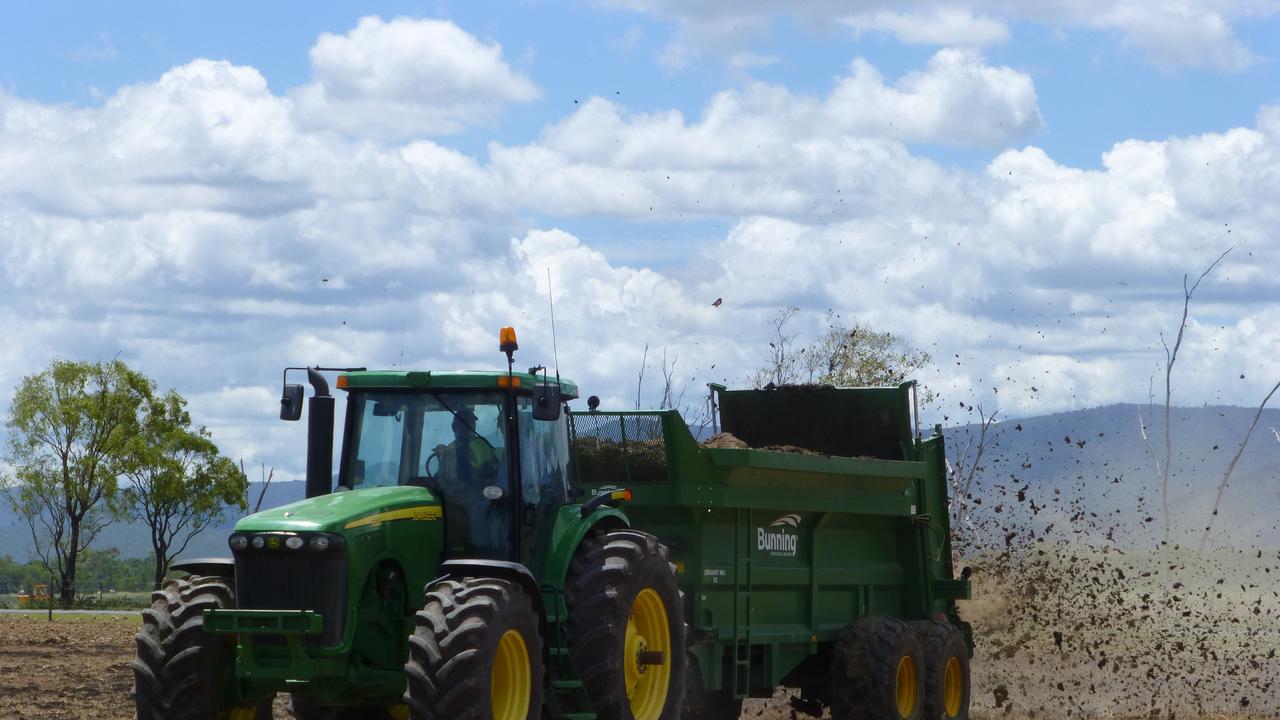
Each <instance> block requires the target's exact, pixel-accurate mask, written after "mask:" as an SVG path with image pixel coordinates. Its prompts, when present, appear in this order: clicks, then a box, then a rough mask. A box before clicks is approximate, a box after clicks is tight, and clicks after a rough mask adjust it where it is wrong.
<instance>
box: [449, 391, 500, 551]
mask: <svg viewBox="0 0 1280 720" xmlns="http://www.w3.org/2000/svg"><path fill="white" fill-rule="evenodd" d="M453 438H454V439H453V442H451V443H449V444H448V445H437V446H436V447H435V455H436V456H437V457H438V458H439V460H440V469H439V471H438V472H437V473H436V477H437V483H438V484H439V487H440V490H441V492H442V493H443V495H444V501H445V504H446V510H451V511H452V512H450V513H449V515H447V516H446V518H445V523H446V525H448V526H451V531H450V532H449V543H450V545H455V544H458V543H460V542H465V543H468V544H470V545H471V546H472V549H473V550H484V549H491V550H494V551H500V550H501V548H502V545H503V540H504V539H503V538H502V532H501V529H502V527H503V526H504V523H502V522H501V521H500V520H499V519H498V518H496V517H494V515H493V514H494V513H495V512H496V508H495V507H494V502H493V501H494V500H497V499H498V498H499V497H501V495H499V496H498V497H494V498H490V497H487V496H486V494H485V489H486V488H489V487H495V488H497V489H498V491H499V492H502V493H504V494H505V488H504V487H503V485H505V484H506V483H505V482H502V480H501V467H502V462H501V459H500V458H499V457H498V453H497V451H496V450H494V448H493V446H492V445H491V444H490V443H489V442H488V441H487V440H485V439H484V438H483V437H481V436H480V434H479V433H478V432H477V431H476V414H475V411H474V410H472V409H471V408H468V407H463V408H460V409H459V410H458V411H457V412H456V413H455V414H454V416H453ZM490 492H492V491H490ZM450 516H452V517H450ZM462 517H465V520H462V522H458V520H459V519H461V518H462ZM451 521H452V522H451Z"/></svg>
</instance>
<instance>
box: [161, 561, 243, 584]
mask: <svg viewBox="0 0 1280 720" xmlns="http://www.w3.org/2000/svg"><path fill="white" fill-rule="evenodd" d="M169 570H171V571H172V570H181V571H183V572H188V573H191V574H192V575H207V576H211V577H220V578H227V579H228V580H234V579H235V577H236V563H235V561H234V560H232V559H231V558H192V559H190V560H180V561H178V562H176V563H173V564H172V565H170V566H169Z"/></svg>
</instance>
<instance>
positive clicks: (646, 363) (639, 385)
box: [636, 343, 649, 410]
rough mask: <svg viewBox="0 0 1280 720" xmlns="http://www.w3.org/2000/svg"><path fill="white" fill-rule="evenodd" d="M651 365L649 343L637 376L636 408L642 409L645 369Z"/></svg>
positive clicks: (646, 345) (646, 344) (645, 347)
mask: <svg viewBox="0 0 1280 720" xmlns="http://www.w3.org/2000/svg"><path fill="white" fill-rule="evenodd" d="M647 367H649V343H645V344H644V356H643V357H641V358H640V376H639V377H638V378H636V409H637V410H639V409H640V389H641V388H643V387H644V371H645V368H647Z"/></svg>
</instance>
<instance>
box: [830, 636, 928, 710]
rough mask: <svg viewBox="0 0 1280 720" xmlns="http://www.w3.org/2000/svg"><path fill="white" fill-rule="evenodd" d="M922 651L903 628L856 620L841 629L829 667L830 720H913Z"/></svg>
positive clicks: (920, 699)
mask: <svg viewBox="0 0 1280 720" xmlns="http://www.w3.org/2000/svg"><path fill="white" fill-rule="evenodd" d="M924 671H925V664H924V650H923V649H922V648H921V646H920V640H919V639H918V638H916V635H915V633H914V632H912V631H911V628H910V627H908V626H907V624H906V623H904V622H902V621H900V620H896V619H894V618H887V617H872V618H862V619H861V620H859V621H857V622H855V623H853V624H852V625H847V626H845V628H844V630H842V631H841V633H840V637H839V639H838V640H836V647H835V653H834V657H833V658H832V664H831V717H832V718H833V720H919V719H920V718H921V717H922V711H923V706H924V682H923V674H924Z"/></svg>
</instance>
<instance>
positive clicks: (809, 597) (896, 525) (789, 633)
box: [571, 383, 973, 720]
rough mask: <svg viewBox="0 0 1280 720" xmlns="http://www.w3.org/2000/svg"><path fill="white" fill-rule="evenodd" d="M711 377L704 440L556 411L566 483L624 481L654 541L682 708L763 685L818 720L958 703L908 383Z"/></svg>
mask: <svg viewBox="0 0 1280 720" xmlns="http://www.w3.org/2000/svg"><path fill="white" fill-rule="evenodd" d="M716 391H717V395H718V400H719V406H720V409H721V413H720V419H721V424H722V430H723V434H722V435H720V436H718V437H717V440H716V441H714V442H710V443H708V444H707V445H699V443H698V442H697V441H696V440H695V439H694V437H693V434H692V433H691V432H690V430H689V428H688V426H687V425H686V424H685V423H684V421H683V419H682V418H681V417H680V415H679V413H677V412H675V411H656V412H601V411H591V412H576V413H573V414H572V426H571V446H572V449H573V459H574V472H575V480H576V482H577V483H578V484H579V485H580V486H582V487H583V488H584V489H586V490H587V492H588V493H592V494H596V493H603V492H609V491H611V490H613V489H614V488H619V487H625V488H627V489H629V490H631V492H632V500H631V501H630V502H629V503H627V505H626V512H627V516H628V517H629V518H630V519H631V521H632V523H633V525H634V526H635V527H637V528H642V529H644V530H645V531H646V532H650V533H653V534H654V535H656V536H657V537H658V538H659V540H660V541H661V542H662V543H663V544H664V545H665V546H667V547H668V548H670V553H671V560H672V562H673V563H674V564H675V566H676V568H677V579H678V581H679V585H680V589H681V591H682V592H683V593H684V598H685V611H684V616H685V620H686V624H687V632H688V645H689V658H688V660H687V663H688V666H689V668H690V673H689V684H690V685H692V686H691V687H687V688H686V698H687V700H686V705H685V715H686V717H695V715H694V714H693V713H698V714H700V715H709V716H710V718H711V720H714V719H715V718H718V717H736V714H737V711H738V709H739V708H740V707H741V702H742V700H743V698H747V697H772V696H773V694H774V690H775V688H776V686H779V685H785V686H787V687H792V688H797V689H798V690H799V691H800V694H799V696H798V697H797V698H796V699H795V700H793V704H794V705H795V706H796V707H797V708H798V709H800V710H803V711H817V712H820V711H821V709H822V708H823V707H824V706H830V708H831V711H832V715H833V717H836V718H840V717H875V718H895V717H896V718H914V717H924V716H928V717H939V716H942V717H947V718H955V717H964V716H967V714H968V705H969V697H968V694H969V673H968V669H969V668H968V664H969V658H970V657H971V655H972V646H973V641H972V633H971V630H970V628H969V626H968V624H966V623H964V622H963V621H962V620H961V619H960V617H959V615H958V613H957V611H956V604H955V601H956V600H957V599H965V598H967V597H968V596H969V583H968V580H967V578H963V579H962V578H959V577H957V575H956V573H955V570H954V568H953V567H952V561H951V528H950V523H949V515H948V500H947V489H948V486H947V483H946V476H945V461H944V448H943V438H942V435H941V431H940V430H938V429H935V432H934V434H933V436H932V437H929V438H921V437H918V436H917V433H916V432H915V431H914V429H913V413H912V408H913V404H912V400H913V392H914V386H913V385H912V384H910V383H908V384H904V385H902V386H900V387H897V388H854V389H843V388H823V387H798V388H787V387H783V388H776V389H768V390H737V391H729V390H726V389H724V388H719V387H717V388H716ZM725 435H728V436H731V438H728V439H726V438H725ZM734 440H737V442H734ZM756 448H775V449H786V450H788V451H791V452H779V451H776V450H771V449H756Z"/></svg>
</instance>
